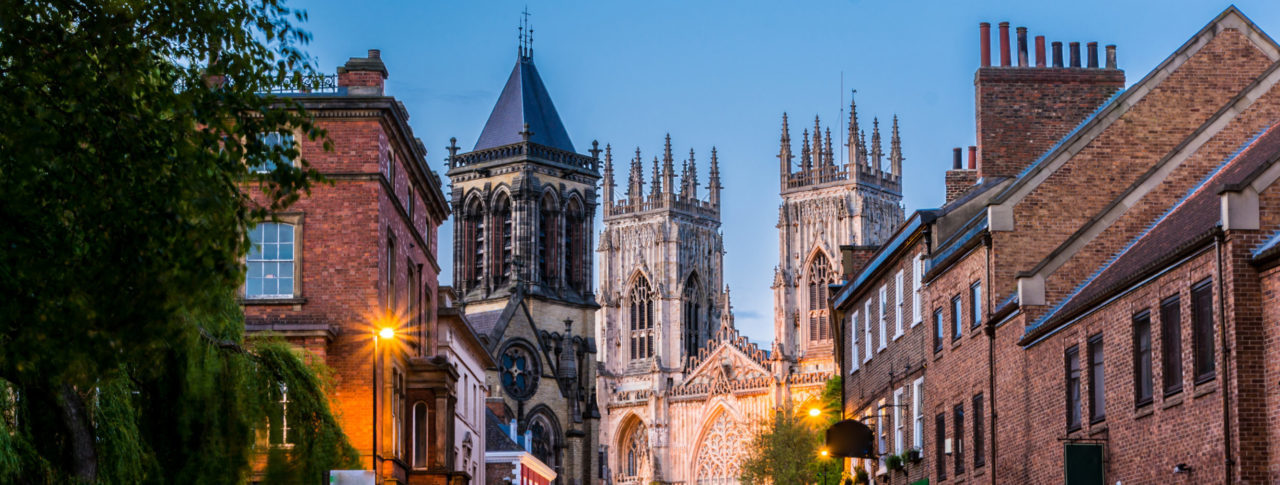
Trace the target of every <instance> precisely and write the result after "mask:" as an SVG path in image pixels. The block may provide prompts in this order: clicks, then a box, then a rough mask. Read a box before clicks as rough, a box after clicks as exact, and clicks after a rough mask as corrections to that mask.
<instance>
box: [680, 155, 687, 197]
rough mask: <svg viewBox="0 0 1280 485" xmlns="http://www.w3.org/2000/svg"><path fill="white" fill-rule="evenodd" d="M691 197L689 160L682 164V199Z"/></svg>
mask: <svg viewBox="0 0 1280 485" xmlns="http://www.w3.org/2000/svg"><path fill="white" fill-rule="evenodd" d="M688 196H689V160H688V159H685V160H684V161H682V162H680V197H681V198H684V197H688Z"/></svg>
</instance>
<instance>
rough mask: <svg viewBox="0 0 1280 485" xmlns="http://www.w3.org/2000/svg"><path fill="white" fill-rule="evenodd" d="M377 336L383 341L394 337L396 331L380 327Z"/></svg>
mask: <svg viewBox="0 0 1280 485" xmlns="http://www.w3.org/2000/svg"><path fill="white" fill-rule="evenodd" d="M378 336H379V337H382V338H384V339H389V338H391V337H395V336H396V331H395V329H393V328H391V327H382V330H379V331H378Z"/></svg>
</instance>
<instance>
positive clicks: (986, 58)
mask: <svg viewBox="0 0 1280 485" xmlns="http://www.w3.org/2000/svg"><path fill="white" fill-rule="evenodd" d="M978 46H979V47H978V49H979V55H980V57H981V58H982V64H981V66H982V67H991V24H989V23H987V22H983V23H980V24H978Z"/></svg>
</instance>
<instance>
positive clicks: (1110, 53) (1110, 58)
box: [1107, 44, 1116, 69]
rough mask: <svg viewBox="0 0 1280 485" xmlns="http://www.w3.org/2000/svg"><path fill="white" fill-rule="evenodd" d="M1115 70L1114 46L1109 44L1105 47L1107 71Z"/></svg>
mask: <svg viewBox="0 0 1280 485" xmlns="http://www.w3.org/2000/svg"><path fill="white" fill-rule="evenodd" d="M1115 68H1116V45H1115V44H1111V45H1108V46H1107V69H1115Z"/></svg>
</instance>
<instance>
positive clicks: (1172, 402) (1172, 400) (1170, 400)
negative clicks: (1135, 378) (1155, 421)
mask: <svg viewBox="0 0 1280 485" xmlns="http://www.w3.org/2000/svg"><path fill="white" fill-rule="evenodd" d="M1179 404H1182V394H1178V395H1175V396H1172V397H1165V398H1164V403H1162V404H1160V409H1169V408H1171V407H1174V406H1177V405H1179Z"/></svg>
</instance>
